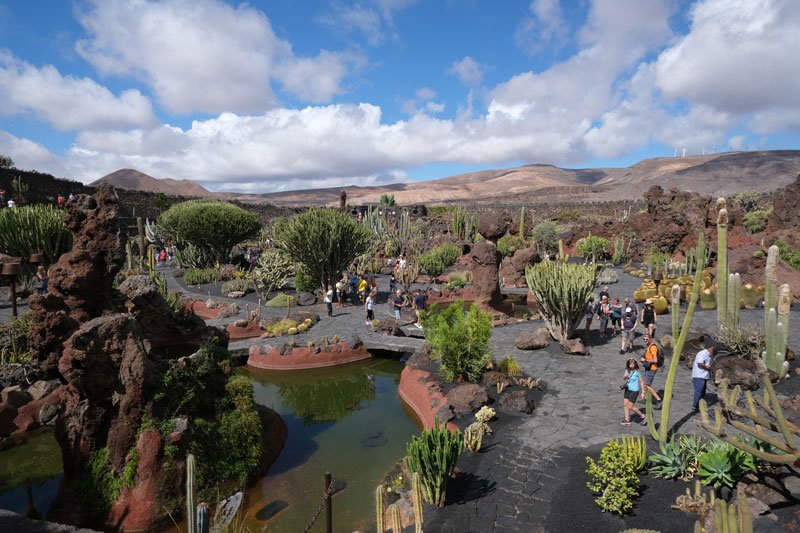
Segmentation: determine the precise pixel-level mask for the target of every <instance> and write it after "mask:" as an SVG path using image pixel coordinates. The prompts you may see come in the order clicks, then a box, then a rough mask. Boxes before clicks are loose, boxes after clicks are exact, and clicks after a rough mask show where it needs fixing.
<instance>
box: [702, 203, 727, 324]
mask: <svg viewBox="0 0 800 533" xmlns="http://www.w3.org/2000/svg"><path fill="white" fill-rule="evenodd" d="M697 256H698V258H699V256H700V254H699V253H698V254H697ZM727 305H728V210H727V209H726V208H725V198H718V199H717V325H718V326H722V325H724V324H727V323H728V322H727V317H726V312H727Z"/></svg>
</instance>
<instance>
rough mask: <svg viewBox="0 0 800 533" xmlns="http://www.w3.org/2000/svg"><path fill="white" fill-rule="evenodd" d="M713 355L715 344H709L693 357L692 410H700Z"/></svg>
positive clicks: (714, 353)
mask: <svg viewBox="0 0 800 533" xmlns="http://www.w3.org/2000/svg"><path fill="white" fill-rule="evenodd" d="M715 355H717V348H716V346H709V347H708V348H706V349H704V350H700V351H699V352H697V355H696V356H695V357H694V364H693V365H692V383H694V403H693V404H692V410H693V411H695V412H697V411H699V410H700V400H702V399H704V398H705V397H706V385H707V384H708V379H709V378H710V377H711V372H710V370H711V363H712V362H713V360H714V356H715Z"/></svg>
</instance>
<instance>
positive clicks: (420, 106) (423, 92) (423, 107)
mask: <svg viewBox="0 0 800 533" xmlns="http://www.w3.org/2000/svg"><path fill="white" fill-rule="evenodd" d="M414 95H415V96H416V98H411V99H408V100H406V101H404V102H403V107H402V109H403V113H405V114H406V115H416V114H419V113H425V112H427V113H441V112H443V111H444V108H445V105H444V103H442V102H434V101H433V99H434V98H436V91H434V90H433V89H431V88H430V87H420V88H418V89H417V90H416V91H414Z"/></svg>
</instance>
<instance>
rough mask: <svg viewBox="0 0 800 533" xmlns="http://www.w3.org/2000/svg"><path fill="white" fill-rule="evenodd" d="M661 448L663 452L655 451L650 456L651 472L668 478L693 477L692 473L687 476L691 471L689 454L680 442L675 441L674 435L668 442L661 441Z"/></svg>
mask: <svg viewBox="0 0 800 533" xmlns="http://www.w3.org/2000/svg"><path fill="white" fill-rule="evenodd" d="M659 448H660V450H661V453H654V454H651V455H650V457H649V461H650V473H651V474H653V475H654V476H656V477H661V478H666V479H688V478H689V477H691V475H689V476H688V477H687V474H688V473H689V468H688V463H689V458H688V454H687V452H686V450H685V449H683V448H682V447H681V445H680V442H676V441H675V436H674V435H673V436H672V437H670V439H669V441H667V442H666V443H664V442H661V443H659Z"/></svg>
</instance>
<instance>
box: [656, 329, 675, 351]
mask: <svg viewBox="0 0 800 533" xmlns="http://www.w3.org/2000/svg"><path fill="white" fill-rule="evenodd" d="M658 342H659V344H661V347H662V348H663V349H665V350H671V349H672V348H674V347H675V339H673V338H672V335H669V334H668V333H665V334H664V335H661V338H660V339H659V341H658Z"/></svg>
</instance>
